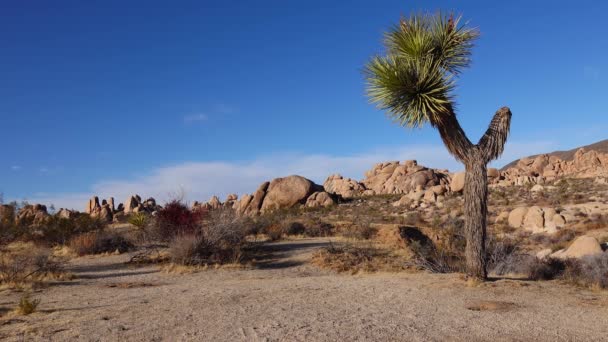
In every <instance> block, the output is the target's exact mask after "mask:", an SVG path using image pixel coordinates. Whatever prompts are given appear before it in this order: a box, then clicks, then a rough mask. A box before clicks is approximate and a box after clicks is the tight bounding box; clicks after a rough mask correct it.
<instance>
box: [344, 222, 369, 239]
mask: <svg viewBox="0 0 608 342" xmlns="http://www.w3.org/2000/svg"><path fill="white" fill-rule="evenodd" d="M377 232H378V230H377V229H376V228H373V227H372V226H371V225H369V224H365V223H362V224H361V223H355V224H352V225H350V226H349V227H348V228H346V229H344V230H342V236H344V237H345V238H349V239H355V240H369V239H371V238H373V237H374V236H375V235H376V233H377Z"/></svg>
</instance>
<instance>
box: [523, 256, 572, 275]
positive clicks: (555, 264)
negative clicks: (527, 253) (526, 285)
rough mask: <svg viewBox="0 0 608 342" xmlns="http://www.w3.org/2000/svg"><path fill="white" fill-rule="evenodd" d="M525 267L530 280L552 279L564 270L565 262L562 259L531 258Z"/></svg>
mask: <svg viewBox="0 0 608 342" xmlns="http://www.w3.org/2000/svg"><path fill="white" fill-rule="evenodd" d="M525 267H526V268H527V275H528V278H529V279H530V280H552V279H556V278H557V277H558V276H560V275H561V274H562V272H564V270H565V269H566V264H565V262H564V261H562V260H559V259H554V258H546V259H543V260H539V259H537V258H533V259H530V260H529V263H528V264H527V265H526V266H525Z"/></svg>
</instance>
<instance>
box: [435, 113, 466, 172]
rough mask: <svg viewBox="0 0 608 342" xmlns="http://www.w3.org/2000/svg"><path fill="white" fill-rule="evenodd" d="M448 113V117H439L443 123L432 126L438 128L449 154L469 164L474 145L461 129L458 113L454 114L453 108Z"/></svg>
mask: <svg viewBox="0 0 608 342" xmlns="http://www.w3.org/2000/svg"><path fill="white" fill-rule="evenodd" d="M448 112H449V114H447V115H441V116H439V117H440V118H441V122H432V123H431V124H433V126H435V127H437V130H438V131H439V134H440V135H441V140H443V144H444V145H445V147H446V148H447V149H448V152H450V154H451V155H453V156H454V158H456V159H457V160H458V161H459V162H461V163H463V164H467V161H468V159H469V157H470V151H471V149H472V148H473V144H472V143H471V141H470V140H469V138H467V135H466V133H465V132H464V130H463V129H462V127H460V123H459V122H458V119H456V113H454V111H453V109H452V108H451V106H449V108H448Z"/></svg>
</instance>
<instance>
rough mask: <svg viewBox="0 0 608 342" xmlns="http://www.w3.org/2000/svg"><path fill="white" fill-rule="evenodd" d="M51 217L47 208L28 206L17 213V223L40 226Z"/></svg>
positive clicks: (36, 205) (43, 206)
mask: <svg viewBox="0 0 608 342" xmlns="http://www.w3.org/2000/svg"><path fill="white" fill-rule="evenodd" d="M48 217H49V214H48V212H47V211H46V206H45V205H42V204H33V205H32V204H28V205H26V206H24V207H23V208H21V209H19V211H18V212H17V218H16V219H17V222H18V223H19V224H23V225H40V224H42V223H44V222H45V221H46V219H47V218H48Z"/></svg>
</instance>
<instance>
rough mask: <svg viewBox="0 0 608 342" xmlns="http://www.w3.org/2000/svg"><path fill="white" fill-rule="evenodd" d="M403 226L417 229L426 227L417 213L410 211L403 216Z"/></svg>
mask: <svg viewBox="0 0 608 342" xmlns="http://www.w3.org/2000/svg"><path fill="white" fill-rule="evenodd" d="M404 224H406V225H410V226H415V227H419V226H426V224H427V223H426V221H425V220H424V218H423V217H422V215H421V214H420V213H419V212H418V211H412V212H409V213H407V215H406V216H405V218H404Z"/></svg>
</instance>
